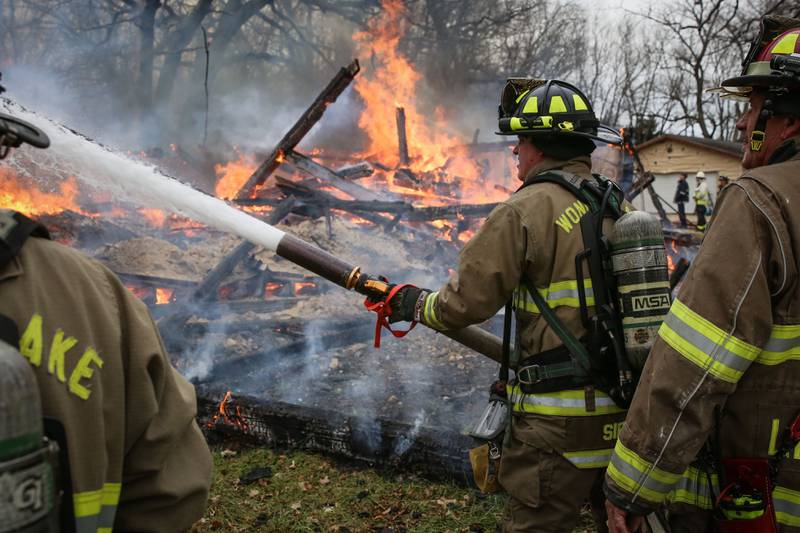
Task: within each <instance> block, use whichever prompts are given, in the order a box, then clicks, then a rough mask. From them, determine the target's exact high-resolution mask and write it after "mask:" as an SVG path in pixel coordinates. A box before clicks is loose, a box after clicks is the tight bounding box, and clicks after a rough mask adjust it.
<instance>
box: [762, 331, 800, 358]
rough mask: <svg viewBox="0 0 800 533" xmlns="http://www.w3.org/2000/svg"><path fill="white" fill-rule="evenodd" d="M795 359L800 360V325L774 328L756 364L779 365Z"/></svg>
mask: <svg viewBox="0 0 800 533" xmlns="http://www.w3.org/2000/svg"><path fill="white" fill-rule="evenodd" d="M793 359H794V360H797V359H800V325H796V324H792V325H775V326H772V332H771V333H770V336H769V340H768V341H767V344H766V345H765V346H764V350H763V351H762V352H761V353H760V354H759V355H758V359H756V363H759V364H762V365H779V364H781V363H785V362H786V361H789V360H793Z"/></svg>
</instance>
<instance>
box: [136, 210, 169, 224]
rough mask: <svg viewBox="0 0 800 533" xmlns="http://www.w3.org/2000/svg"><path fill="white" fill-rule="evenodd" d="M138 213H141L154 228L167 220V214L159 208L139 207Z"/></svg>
mask: <svg viewBox="0 0 800 533" xmlns="http://www.w3.org/2000/svg"><path fill="white" fill-rule="evenodd" d="M138 211H139V214H141V215H142V216H143V217H144V219H145V220H146V221H147V222H148V224H150V225H151V226H154V227H156V228H163V227H164V223H165V222H166V221H167V214H166V213H164V211H162V210H160V209H154V208H150V207H141V208H139V209H138Z"/></svg>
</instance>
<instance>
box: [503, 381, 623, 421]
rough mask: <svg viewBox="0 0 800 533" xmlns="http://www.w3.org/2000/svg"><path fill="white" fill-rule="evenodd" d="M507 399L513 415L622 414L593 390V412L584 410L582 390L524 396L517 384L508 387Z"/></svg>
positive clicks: (584, 396) (608, 398)
mask: <svg viewBox="0 0 800 533" xmlns="http://www.w3.org/2000/svg"><path fill="white" fill-rule="evenodd" d="M507 390H508V395H509V396H508V397H509V401H510V403H511V406H512V410H513V411H514V412H515V413H535V414H540V415H554V416H598V415H607V414H610V413H622V412H624V409H621V408H620V407H618V406H617V404H615V403H614V400H612V399H611V397H610V396H608V395H607V394H606V393H604V392H602V391H599V390H595V391H594V395H595V410H594V411H587V410H586V393H585V392H584V390H583V389H576V390H565V391H558V392H545V393H541V394H525V393H523V392H522V389H521V388H520V386H519V384H515V385H508V388H507Z"/></svg>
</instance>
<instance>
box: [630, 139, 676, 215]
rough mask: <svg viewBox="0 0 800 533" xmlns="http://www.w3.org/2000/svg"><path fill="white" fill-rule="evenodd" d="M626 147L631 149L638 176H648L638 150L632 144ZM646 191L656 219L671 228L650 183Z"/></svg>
mask: <svg viewBox="0 0 800 533" xmlns="http://www.w3.org/2000/svg"><path fill="white" fill-rule="evenodd" d="M628 147H629V148H630V149H631V152H633V160H634V162H635V163H636V166H637V167H638V169H637V170H638V172H637V174H639V175H640V176H644V175H645V174H648V172H647V169H646V168H644V163H642V159H641V158H640V157H639V150H637V149H636V146H635V145H633V144H630V145H628ZM650 174H652V173H650ZM639 179H641V178H639ZM654 181H655V180H654ZM646 189H647V193H648V194H649V195H650V200H651V201H652V202H653V205H654V206H655V208H656V211H658V218H659V219H661V224H662V225H664V226H667V227H669V226H672V222H670V220H669V217H668V216H667V212H666V211H664V206H663V205H661V200H660V199H659V197H658V194H656V191H655V189H653V184H652V182H651V183H650V184H649V185H648V186H647V187H646Z"/></svg>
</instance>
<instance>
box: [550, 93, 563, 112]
mask: <svg viewBox="0 0 800 533" xmlns="http://www.w3.org/2000/svg"><path fill="white" fill-rule="evenodd" d="M547 112H548V113H566V112H567V104H565V103H564V99H563V98H561V96H559V95H555V96H553V97H551V98H550V109H549V110H548V111H547Z"/></svg>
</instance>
